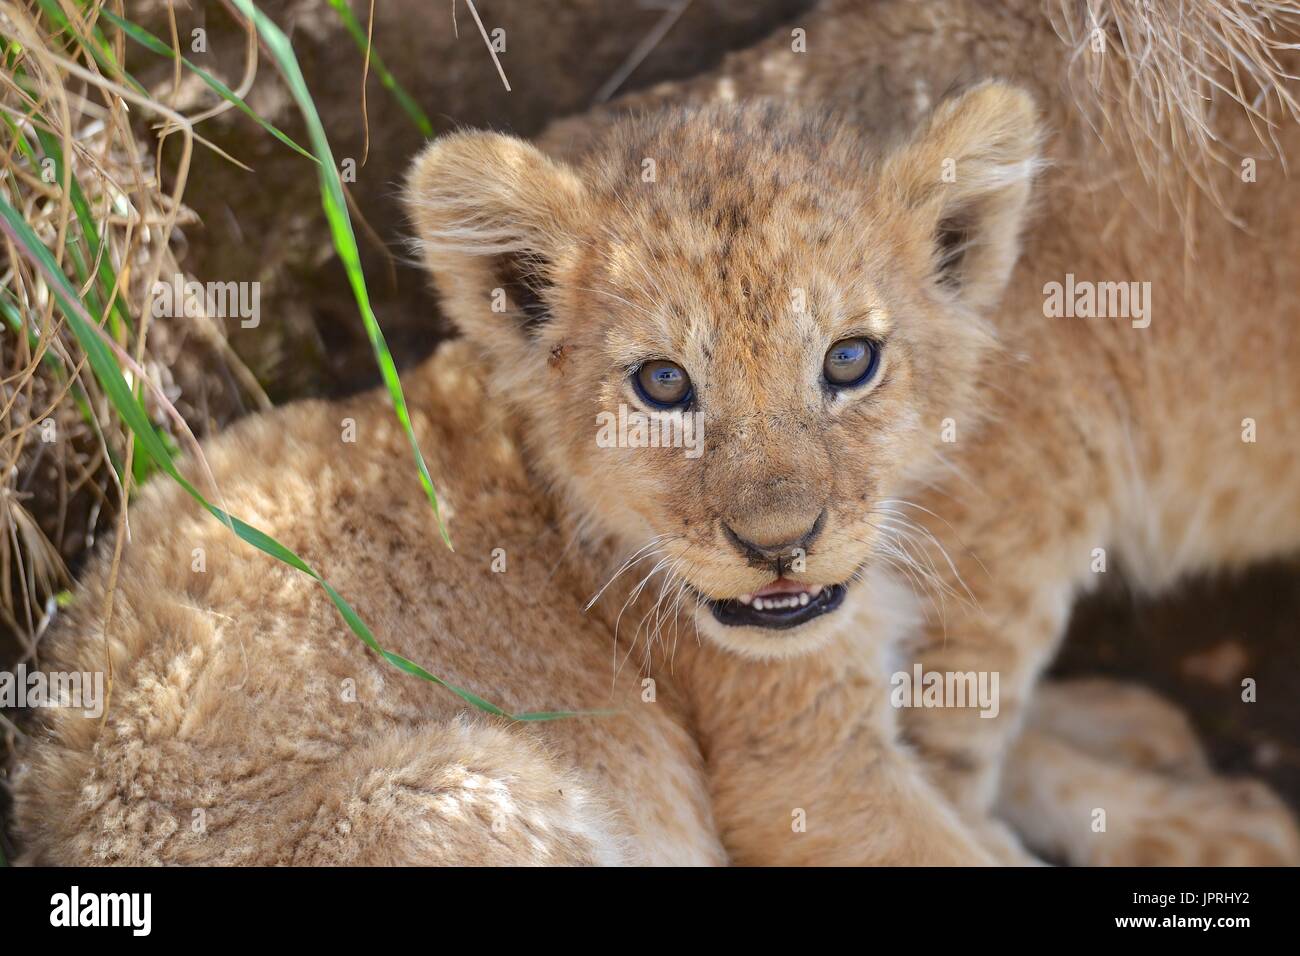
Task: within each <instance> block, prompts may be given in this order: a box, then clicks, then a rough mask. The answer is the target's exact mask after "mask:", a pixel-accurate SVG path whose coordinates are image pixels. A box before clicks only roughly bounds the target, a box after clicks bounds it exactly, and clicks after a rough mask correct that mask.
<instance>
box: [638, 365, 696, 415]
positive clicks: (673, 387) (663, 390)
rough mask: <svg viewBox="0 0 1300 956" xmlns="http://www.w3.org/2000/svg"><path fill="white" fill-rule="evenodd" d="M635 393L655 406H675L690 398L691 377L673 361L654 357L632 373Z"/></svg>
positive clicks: (684, 402)
mask: <svg viewBox="0 0 1300 956" xmlns="http://www.w3.org/2000/svg"><path fill="white" fill-rule="evenodd" d="M632 382H633V384H634V385H635V386H636V390H637V394H638V395H640V396H641V398H642V399H643V400H644V401H645V402H646V404H648V405H653V406H655V407H656V408H677V407H680V406H683V405H686V404H688V403H689V402H690V400H691V377H690V376H689V375H687V374H686V369H684V368H682V367H681V366H680V365H678V364H676V363H675V362H668V361H665V360H663V359H656V360H655V361H653V362H646V363H645V364H644V365H642V366H641V367H640V368H638V369H637V370H636V371H635V372H634V373H633V374H632Z"/></svg>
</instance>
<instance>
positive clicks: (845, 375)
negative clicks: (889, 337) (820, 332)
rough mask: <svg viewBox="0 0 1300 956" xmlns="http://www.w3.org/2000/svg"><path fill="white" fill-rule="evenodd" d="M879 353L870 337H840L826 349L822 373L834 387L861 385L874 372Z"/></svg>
mask: <svg viewBox="0 0 1300 956" xmlns="http://www.w3.org/2000/svg"><path fill="white" fill-rule="evenodd" d="M879 354H880V353H879V351H878V350H877V348H876V344H875V343H874V342H872V341H871V340H870V339H863V338H857V339H840V340H839V341H838V342H836V343H835V344H834V345H832V346H831V347H830V348H829V349H827V350H826V360H825V361H824V362H822V373H823V374H824V375H825V376H826V381H828V382H829V383H830V384H831V385H832V386H834V387H835V388H851V387H852V386H854V385H861V384H862V383H863V382H865V381H866V380H867V379H869V378H871V376H872V375H874V374H875V372H876V365H877V364H878V362H877V358H878V356H879Z"/></svg>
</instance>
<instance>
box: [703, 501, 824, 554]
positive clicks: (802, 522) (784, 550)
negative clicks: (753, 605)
mask: <svg viewBox="0 0 1300 956" xmlns="http://www.w3.org/2000/svg"><path fill="white" fill-rule="evenodd" d="M825 523H826V511H825V509H823V510H822V511H821V512H820V513H819V514H818V515H817V517H816V518H815V519H814V520H813V521H812V522H811V523H809V522H808V520H807V518H806V516H805V517H803V518H800V517H797V516H793V515H791V516H789V517H785V518H774V517H771V516H765V517H762V518H758V519H755V520H731V521H723V522H722V530H723V532H724V533H725V534H726V536H727V540H728V541H730V542H731V543H732V545H734V546H735V548H736V549H737V550H738V551H739V552H740V553H741V554H742V555H744V556H745V557H746V558H748V559H750V560H751V561H752V560H760V561H764V562H767V561H776V560H777V559H779V558H783V557H788V556H790V555H792V554H794V553H795V552H796V551H803V552H805V553H807V551H808V549H809V548H810V547H811V546H812V543H813V541H815V540H816V539H817V536H818V535H819V534H821V531H822V526H823V525H824V524H825Z"/></svg>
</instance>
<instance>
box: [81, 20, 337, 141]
mask: <svg viewBox="0 0 1300 956" xmlns="http://www.w3.org/2000/svg"><path fill="white" fill-rule="evenodd" d="M99 15H100V16H101V17H103V18H104V19H105V20H107V21H108V22H109V23H111V24H113V25H114V26H115V27H117V28H118V29H119V30H121V31H122V32H123V33H124V34H126V35H127V36H128V37H130V38H131V39H132V40H134V41H135V42H136V43H138V44H140V46H142V47H144V48H145V49H146V50H149V51H150V52H152V53H156V54H158V55H159V56H162V57H166V58H167V59H169V60H174V59H176V51H175V50H173V49H172V48H171V47H170V46H168V45H167V44H166V43H164V42H163V41H162V40H160V39H158V38H157V37H156V36H154V35H153V34H152V33H150V32H149V31H148V30H145V29H144V28H142V27H139V26H137V25H136V24H134V23H132V22H131V21H130V20H123V19H122V18H121V17H119V16H118V15H117V14H115V13H114V12H113V11H112V10H109V9H107V8H103V9H101V10H100V11H99ZM180 60H181V63H182V65H184V66H185V67H186V68H188V69H189V70H190V71H191V72H192V73H194V75H195V76H197V77H198V78H199V79H201V80H202V81H203V82H204V83H206V84H207V85H208V87H209V88H210V89H211V90H213V92H215V93H216V94H217V95H218V96H220V97H221V98H222V99H223V100H225V101H226V102H227V103H230V104H232V105H233V106H234V107H235V109H237V110H239V111H240V112H241V113H243V114H244V115H245V116H247V117H248V118H249V119H251V120H252V121H253V122H255V123H256V124H257V125H258V126H260V127H262V129H264V130H266V131H267V132H268V133H270V134H271V135H272V136H274V137H275V138H276V139H278V140H279V141H280V142H282V143H284V145H286V146H288V147H289V148H290V149H292V150H293V151H294V152H296V153H298V154H300V155H302V156H306V157H307V158H308V159H310V160H311V161H312V162H313V163H314V162H316V161H317V160H316V157H315V156H313V155H312V154H311V153H309V152H308V151H307V150H305V149H303V148H302V147H301V146H299V145H298V144H297V143H295V142H294V141H293V140H292V139H290V138H289V137H288V136H287V135H285V134H284V133H282V132H280V130H278V129H276V128H275V127H274V126H272V125H271V124H270V123H268V122H267V121H266V120H264V119H262V117H261V116H259V115H258V114H257V113H256V112H254V110H253V108H252V107H250V106H249V105H248V104H247V103H245V102H244V101H243V100H242V99H241V98H240V97H239V95H238V94H237V93H236V92H235V91H234V90H232V89H231V88H230V87H228V86H226V84H225V83H222V82H221V81H220V80H219V79H217V78H216V77H215V76H213V75H212V74H211V73H209V72H208V71H207V70H205V69H203V67H201V66H199V65H197V64H195V63H193V62H191V61H190V60H188V59H186V58H185V57H181V58H180Z"/></svg>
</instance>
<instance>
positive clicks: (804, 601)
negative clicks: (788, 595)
mask: <svg viewBox="0 0 1300 956" xmlns="http://www.w3.org/2000/svg"><path fill="white" fill-rule="evenodd" d="M807 605H808V595H807V593H804V594H800V595H799V606H800V607H807Z"/></svg>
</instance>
